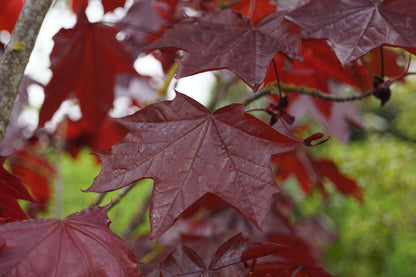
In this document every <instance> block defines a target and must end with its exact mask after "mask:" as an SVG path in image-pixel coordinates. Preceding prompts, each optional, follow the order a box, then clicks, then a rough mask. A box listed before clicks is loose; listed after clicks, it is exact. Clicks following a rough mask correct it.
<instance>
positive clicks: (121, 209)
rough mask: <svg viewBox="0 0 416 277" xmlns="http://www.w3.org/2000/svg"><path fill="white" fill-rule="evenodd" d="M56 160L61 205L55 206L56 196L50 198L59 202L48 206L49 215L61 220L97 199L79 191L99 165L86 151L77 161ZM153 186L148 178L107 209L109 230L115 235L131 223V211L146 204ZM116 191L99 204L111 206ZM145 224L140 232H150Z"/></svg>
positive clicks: (92, 195)
mask: <svg viewBox="0 0 416 277" xmlns="http://www.w3.org/2000/svg"><path fill="white" fill-rule="evenodd" d="M58 159H59V161H58V164H59V165H60V170H61V172H60V174H61V180H60V181H58V182H61V184H58V186H59V187H62V189H63V192H62V195H63V202H62V203H58V202H57V201H59V197H53V199H58V200H56V201H55V202H54V203H51V205H52V209H51V213H55V214H56V213H59V214H60V215H61V218H64V217H66V216H68V215H70V214H72V213H74V212H78V211H80V210H82V209H83V208H85V207H87V206H89V205H91V203H92V202H93V201H94V199H95V198H96V197H97V196H98V195H97V194H96V193H83V192H82V191H81V189H86V188H87V187H88V186H89V185H90V184H91V183H92V181H93V180H94V177H95V176H97V174H98V173H99V171H100V165H99V163H97V161H98V159H97V158H96V157H95V156H94V155H92V154H90V153H89V152H88V151H87V150H84V151H81V152H80V154H79V156H78V157H77V158H76V159H73V158H72V157H71V156H70V155H68V154H62V155H61V156H60V157H59V158H58ZM152 184H153V182H152V180H150V179H146V180H142V181H139V182H138V183H137V184H136V185H135V186H134V187H133V188H132V189H131V190H130V191H129V192H128V194H127V195H126V196H125V197H124V198H123V201H121V202H120V203H118V204H117V205H116V206H114V208H112V209H110V211H109V214H108V216H109V218H110V219H111V221H112V223H111V225H110V227H111V229H112V230H113V231H114V232H116V233H121V232H122V231H123V230H124V229H125V228H126V226H127V225H128V224H129V223H130V222H131V220H132V217H133V216H134V215H135V213H134V212H132V211H136V210H139V209H140V207H141V206H142V205H143V203H144V202H145V201H146V198H147V197H148V195H149V194H150V192H151V189H152ZM59 187H58V189H59ZM119 192H120V191H114V192H109V193H107V194H106V195H105V197H104V199H103V200H102V202H101V204H100V205H103V204H108V203H110V201H111V200H112V199H114V197H116V196H117V194H118V193H119ZM56 193H57V192H56V190H55V194H56ZM61 207H62V209H63V210H62V211H60V212H57V209H60V208H61ZM47 216H49V214H48V215H47ZM50 216H52V215H50ZM146 216H147V214H146ZM147 222H148V221H146V222H145V224H143V225H144V226H142V229H143V228H144V229H146V230H149V225H148V223H147Z"/></svg>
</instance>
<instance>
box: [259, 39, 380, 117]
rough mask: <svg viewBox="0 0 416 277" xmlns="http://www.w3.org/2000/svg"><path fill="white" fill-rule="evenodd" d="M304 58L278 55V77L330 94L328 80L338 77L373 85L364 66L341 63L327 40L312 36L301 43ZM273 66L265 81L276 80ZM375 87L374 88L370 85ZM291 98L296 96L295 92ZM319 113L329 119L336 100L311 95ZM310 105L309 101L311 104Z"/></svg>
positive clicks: (289, 82)
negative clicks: (293, 58)
mask: <svg viewBox="0 0 416 277" xmlns="http://www.w3.org/2000/svg"><path fill="white" fill-rule="evenodd" d="M302 57H303V61H302V62H298V61H291V60H288V59H287V58H286V57H284V56H282V55H279V54H278V55H276V56H275V60H276V62H277V65H278V70H279V78H280V80H281V81H282V82H284V83H288V84H295V85H298V86H306V87H310V88H316V89H318V90H321V91H323V92H327V93H331V91H330V86H329V83H330V81H333V80H336V81H338V82H343V83H346V84H349V85H351V86H354V87H357V88H362V86H363V85H364V84H366V82H367V83H369V84H371V85H372V83H373V82H372V78H368V77H367V74H366V70H365V68H364V67H363V66H362V65H359V64H358V63H357V62H354V63H353V64H352V65H348V66H344V67H343V66H342V65H341V63H340V62H339V61H338V59H337V57H336V55H335V53H334V52H333V51H332V50H331V48H330V46H329V45H328V43H327V41H325V40H315V39H309V40H304V41H303V42H302ZM275 76H276V75H275V72H274V69H273V68H272V65H270V67H269V72H268V74H267V77H266V80H265V83H269V82H272V81H276V77H275ZM371 88H372V87H371ZM290 97H291V101H289V103H291V102H293V99H294V98H295V97H297V95H294V94H292V95H291V96H290ZM309 98H310V100H311V101H313V102H314V106H316V107H317V108H318V110H319V111H320V113H321V114H322V115H323V116H325V117H327V118H329V117H330V116H331V108H332V105H333V103H331V102H329V101H325V100H322V99H318V98H312V97H309ZM309 105H310V104H309Z"/></svg>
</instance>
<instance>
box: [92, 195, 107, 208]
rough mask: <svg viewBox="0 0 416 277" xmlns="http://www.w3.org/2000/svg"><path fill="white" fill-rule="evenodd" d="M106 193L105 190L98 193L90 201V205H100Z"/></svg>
mask: <svg viewBox="0 0 416 277" xmlns="http://www.w3.org/2000/svg"><path fill="white" fill-rule="evenodd" d="M105 195H106V193H105V192H100V193H97V195H96V196H95V197H94V199H92V201H91V203H90V206H98V205H100V203H101V201H103V199H104V197H105Z"/></svg>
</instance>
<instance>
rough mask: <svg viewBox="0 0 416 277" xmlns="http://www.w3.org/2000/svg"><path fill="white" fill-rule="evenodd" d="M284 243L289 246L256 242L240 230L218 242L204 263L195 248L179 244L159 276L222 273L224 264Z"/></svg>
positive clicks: (272, 250) (270, 250) (256, 255)
mask: <svg viewBox="0 0 416 277" xmlns="http://www.w3.org/2000/svg"><path fill="white" fill-rule="evenodd" d="M288 247H290V246H289V245H282V244H278V243H256V242H253V241H250V240H248V239H246V238H244V237H243V236H242V235H241V233H240V234H237V235H235V236H233V237H232V238H230V239H229V240H227V241H226V242H224V243H223V244H221V245H220V246H219V247H218V249H217V250H216V252H215V254H214V255H213V256H212V257H211V260H210V261H209V265H206V263H205V261H204V260H203V259H202V258H201V256H200V255H199V254H198V253H197V252H195V251H194V250H193V249H192V248H190V247H188V246H186V245H182V246H181V247H180V248H179V249H177V250H176V251H174V252H172V253H171V254H170V255H169V256H168V257H166V259H165V260H164V261H163V262H162V263H161V265H160V268H161V273H162V274H161V275H162V276H163V277H170V276H204V277H211V276H212V277H214V276H222V275H221V273H220V272H221V271H222V270H223V269H226V268H227V267H230V266H232V265H235V264H238V263H241V262H244V261H247V260H251V259H256V258H259V257H263V256H267V255H270V254H273V253H276V252H278V251H280V250H282V249H287V248H288ZM200 249H201V248H200ZM224 276H231V275H224Z"/></svg>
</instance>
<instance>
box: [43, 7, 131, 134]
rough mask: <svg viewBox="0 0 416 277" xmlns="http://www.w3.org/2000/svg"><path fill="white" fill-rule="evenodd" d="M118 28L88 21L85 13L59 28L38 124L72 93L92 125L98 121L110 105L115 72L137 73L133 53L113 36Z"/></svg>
mask: <svg viewBox="0 0 416 277" xmlns="http://www.w3.org/2000/svg"><path fill="white" fill-rule="evenodd" d="M118 32H119V29H117V28H115V27H111V26H107V25H104V24H103V23H89V22H88V20H87V18H86V16H85V15H84V14H82V13H81V14H80V15H79V16H78V23H77V24H76V25H75V26H74V28H72V29H64V30H61V31H59V32H58V33H57V34H56V35H55V37H54V42H55V46H54V49H53V50H52V54H51V70H52V72H53V77H52V80H51V81H50V82H49V84H48V85H47V86H46V88H45V102H44V104H43V106H42V109H41V111H40V114H39V126H42V125H43V124H44V123H45V122H46V121H48V120H49V119H50V118H51V117H52V115H53V114H54V113H55V111H56V110H57V109H58V108H59V106H60V105H61V103H62V102H63V101H64V100H66V99H67V98H68V97H72V96H73V94H75V96H76V97H77V98H78V100H79V102H80V106H81V112H82V114H83V117H84V119H85V120H86V122H87V123H88V125H89V126H91V128H95V127H96V126H97V125H99V124H100V123H101V122H102V121H103V120H104V118H105V116H106V115H107V112H108V111H109V110H110V109H111V108H112V107H113V100H114V89H113V88H114V83H115V80H114V79H115V75H116V74H117V73H123V72H125V73H131V74H136V71H135V69H134V68H133V59H132V55H131V54H130V53H129V52H128V51H127V50H126V49H125V48H124V46H123V44H122V43H121V42H120V41H118V40H117V39H116V34H117V33H118Z"/></svg>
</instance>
